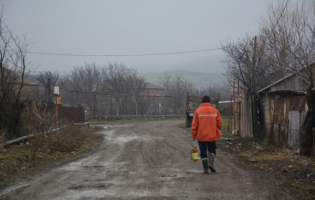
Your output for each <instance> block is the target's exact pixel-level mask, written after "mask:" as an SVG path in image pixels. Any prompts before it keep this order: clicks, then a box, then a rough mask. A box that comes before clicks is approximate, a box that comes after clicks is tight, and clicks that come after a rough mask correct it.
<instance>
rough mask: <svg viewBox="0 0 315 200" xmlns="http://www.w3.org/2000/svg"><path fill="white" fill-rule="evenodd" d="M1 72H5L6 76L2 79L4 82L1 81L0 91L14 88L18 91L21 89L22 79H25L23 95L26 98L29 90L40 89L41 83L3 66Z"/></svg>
mask: <svg viewBox="0 0 315 200" xmlns="http://www.w3.org/2000/svg"><path fill="white" fill-rule="evenodd" d="M0 74H3V76H4V78H3V80H2V83H1V82H0V93H2V91H4V90H7V89H9V90H13V91H15V92H16V93H17V92H18V91H19V89H20V87H21V84H22V81H23V87H22V89H21V95H22V96H21V97H22V98H24V99H27V94H28V93H29V92H33V91H38V89H39V84H37V83H35V82H33V81H31V80H29V79H27V78H25V77H23V79H22V76H21V75H19V74H17V73H16V72H14V71H12V70H10V69H6V68H3V71H1V72H0Z"/></svg>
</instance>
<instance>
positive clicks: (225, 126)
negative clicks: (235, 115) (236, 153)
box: [221, 119, 236, 138]
mask: <svg viewBox="0 0 315 200" xmlns="http://www.w3.org/2000/svg"><path fill="white" fill-rule="evenodd" d="M228 123H229V119H223V123H222V129H221V133H222V134H223V136H225V137H231V138H234V137H236V136H234V135H232V134H230V133H229V131H228Z"/></svg>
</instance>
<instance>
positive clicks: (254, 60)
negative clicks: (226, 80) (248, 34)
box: [250, 36, 257, 137]
mask: <svg viewBox="0 0 315 200" xmlns="http://www.w3.org/2000/svg"><path fill="white" fill-rule="evenodd" d="M256 48H257V36H255V38H254V51H253V66H252V88H251V94H250V95H251V99H252V120H253V123H252V124H253V135H254V137H255V135H256V134H255V132H256V101H255V88H256V84H255V77H256V71H255V70H256Z"/></svg>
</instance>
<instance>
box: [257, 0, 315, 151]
mask: <svg viewBox="0 0 315 200" xmlns="http://www.w3.org/2000/svg"><path fill="white" fill-rule="evenodd" d="M291 5H292V6H287V8H286V10H285V12H283V7H284V2H282V3H279V4H275V5H274V4H271V5H270V7H269V12H268V13H269V15H268V17H267V18H265V19H264V20H263V24H262V27H261V32H262V34H263V35H264V36H265V38H266V46H267V48H268V51H267V53H266V54H265V57H266V58H267V60H268V61H269V63H270V64H271V65H273V66H274V67H275V68H278V69H281V70H285V71H286V72H287V73H289V74H296V75H297V76H298V77H299V79H300V81H301V82H302V84H304V85H305V86H306V88H307V91H306V102H307V105H308V111H307V113H306V116H305V119H304V122H303V124H302V128H301V132H300V153H301V154H303V155H310V154H311V148H312V146H313V143H312V141H313V138H312V127H315V115H314V112H315V89H314V80H315V71H314V61H315V48H314V47H315V24H314V21H315V15H314V13H315V12H314V11H315V10H314V6H308V5H307V4H305V1H302V2H300V1H299V2H297V3H296V4H295V5H294V4H291Z"/></svg>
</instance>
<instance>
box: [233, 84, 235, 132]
mask: <svg viewBox="0 0 315 200" xmlns="http://www.w3.org/2000/svg"><path fill="white" fill-rule="evenodd" d="M233 99H234V102H233V103H234V106H233V117H234V121H233V125H234V130H233V131H235V80H233Z"/></svg>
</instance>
